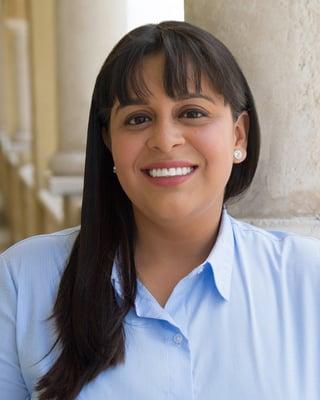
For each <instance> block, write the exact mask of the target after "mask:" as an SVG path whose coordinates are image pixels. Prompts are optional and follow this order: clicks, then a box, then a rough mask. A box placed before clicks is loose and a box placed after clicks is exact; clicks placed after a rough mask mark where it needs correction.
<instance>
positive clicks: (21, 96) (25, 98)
mask: <svg viewBox="0 0 320 400" xmlns="http://www.w3.org/2000/svg"><path fill="white" fill-rule="evenodd" d="M5 26H6V29H8V30H9V31H10V34H11V35H12V39H13V40H12V46H13V48H12V55H13V65H12V67H13V71H12V74H13V79H14V81H15V85H14V86H15V91H16V93H15V96H14V98H15V115H16V118H15V119H16V123H15V131H14V132H13V135H12V137H11V139H12V145H13V150H15V151H16V152H18V153H26V152H27V153H28V152H30V150H31V148H30V147H31V94H30V71H29V57H28V26H27V22H26V20H24V19H20V18H10V19H7V20H6V21H5ZM25 157H27V158H29V156H28V155H27V156H25Z"/></svg>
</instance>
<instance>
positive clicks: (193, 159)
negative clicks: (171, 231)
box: [105, 54, 248, 225]
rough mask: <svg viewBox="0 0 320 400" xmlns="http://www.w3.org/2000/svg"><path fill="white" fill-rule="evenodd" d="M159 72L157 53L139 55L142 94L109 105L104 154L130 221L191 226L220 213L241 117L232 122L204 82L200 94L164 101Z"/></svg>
mask: <svg viewBox="0 0 320 400" xmlns="http://www.w3.org/2000/svg"><path fill="white" fill-rule="evenodd" d="M163 68H164V65H163V56H162V55H161V54H159V55H155V56H150V57H147V58H145V60H144V64H143V77H144V82H145V83H146V85H147V87H148V89H149V91H150V95H149V96H148V97H146V98H145V100H144V101H143V102H140V101H137V102H134V103H135V104H130V105H126V106H124V107H121V106H119V103H118V102H116V103H115V104H114V106H113V108H112V111H111V118H110V129H109V135H110V140H111V152H112V156H113V159H114V163H115V166H116V170H117V176H118V179H119V182H120V184H121V186H122V188H123V190H124V191H125V192H126V194H127V196H128V197H129V199H130V200H131V202H132V204H133V210H134V213H135V217H136V218H139V216H140V217H142V216H143V217H144V218H148V219H149V220H151V221H152V222H154V223H157V224H161V225H167V224H171V223H178V222H183V221H185V222H186V221H190V222H191V221H195V222H196V221H197V217H200V216H202V217H203V216H204V215H208V216H209V215H210V214H211V215H212V213H219V214H220V212H221V207H222V204H223V197H224V189H225V187H226V184H227V182H228V179H229V176H230V174H231V169H232V165H233V163H234V162H241V161H243V159H244V158H245V149H246V131H247V129H248V126H247V125H248V116H247V114H246V113H243V114H241V115H240V117H239V118H238V120H237V121H236V122H234V121H233V118H232V114H231V109H230V106H229V105H226V104H225V103H224V99H223V97H222V96H220V95H218V94H217V93H216V92H215V91H214V90H212V88H211V87H210V85H209V83H208V82H206V80H203V81H202V92H201V95H199V94H195V95H192V94H190V95H189V96H188V97H186V98H174V99H173V98H170V97H168V96H167V95H166V93H165V91H164V89H163V83H162V82H163ZM190 82H192V81H190ZM192 86H193V85H192ZM192 89H193V87H190V88H189V91H190V93H192ZM110 140H107V139H106V138H105V141H106V142H110ZM235 148H241V149H242V150H243V154H244V157H243V159H242V160H240V161H235V160H234V158H233V152H234V149H235ZM213 215H217V214H213ZM199 220H200V219H199Z"/></svg>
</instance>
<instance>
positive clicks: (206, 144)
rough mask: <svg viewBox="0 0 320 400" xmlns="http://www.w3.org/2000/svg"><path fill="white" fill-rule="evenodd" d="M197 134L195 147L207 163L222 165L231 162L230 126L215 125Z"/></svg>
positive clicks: (231, 139)
mask: <svg viewBox="0 0 320 400" xmlns="http://www.w3.org/2000/svg"><path fill="white" fill-rule="evenodd" d="M197 133H198V134H197V135H196V142H195V146H196V147H197V149H198V151H199V152H200V153H201V154H202V155H203V157H204V158H205V159H206V160H207V161H208V162H215V161H216V162H221V163H222V165H223V164H225V163H230V162H232V160H233V130H232V126H229V125H227V126H225V125H224V124H222V123H216V124H214V125H212V126H208V127H206V129H204V130H202V131H201V132H197Z"/></svg>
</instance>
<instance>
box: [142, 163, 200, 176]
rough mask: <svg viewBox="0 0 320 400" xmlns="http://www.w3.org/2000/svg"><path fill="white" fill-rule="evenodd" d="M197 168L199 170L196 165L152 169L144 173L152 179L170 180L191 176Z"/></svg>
mask: <svg viewBox="0 0 320 400" xmlns="http://www.w3.org/2000/svg"><path fill="white" fill-rule="evenodd" d="M196 168H197V166H196V165H194V166H192V167H177V168H172V167H171V168H152V169H146V170H144V172H145V173H146V174H147V175H149V176H150V177H152V178H170V177H177V176H186V175H190V174H192V172H193V171H194V170H195V169H196Z"/></svg>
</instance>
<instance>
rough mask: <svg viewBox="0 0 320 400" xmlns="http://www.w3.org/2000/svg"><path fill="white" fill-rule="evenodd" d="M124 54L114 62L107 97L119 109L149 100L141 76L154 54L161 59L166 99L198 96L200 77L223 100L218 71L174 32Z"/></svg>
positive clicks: (148, 93)
mask: <svg viewBox="0 0 320 400" xmlns="http://www.w3.org/2000/svg"><path fill="white" fill-rule="evenodd" d="M187 39H188V40H187ZM128 50H129V51H128V52H124V53H123V55H122V56H121V57H119V58H118V60H117V62H116V63H115V65H114V71H113V72H112V75H113V76H114V79H113V82H112V87H111V95H112V98H113V100H114V101H115V100H116V99H117V100H118V101H119V103H120V104H121V105H122V106H125V105H127V104H130V103H132V102H133V101H134V100H136V99H138V100H144V99H145V98H146V97H148V96H150V94H151V93H150V90H149V88H148V82H145V80H144V76H143V62H144V59H145V58H146V57H152V56H155V55H158V54H163V57H164V70H163V88H164V91H165V93H166V95H167V96H168V97H171V98H181V97H187V96H188V95H190V94H197V93H201V80H202V78H203V77H205V78H207V79H208V81H209V83H210V85H211V86H212V89H213V90H215V91H216V92H218V93H219V94H222V95H223V96H224V93H223V88H222V87H221V84H220V83H221V81H222V79H221V73H220V71H219V69H218V68H212V66H213V63H212V60H210V62H209V60H208V55H207V54H205V52H204V51H203V49H201V47H200V46H199V45H197V43H194V42H193V41H192V40H190V38H185V37H180V36H179V35H177V33H176V32H166V35H159V38H158V40H157V41H155V42H154V43H151V45H150V44H149V45H146V46H142V47H138V46H136V47H131V48H130V49H128ZM123 57H125V60H124V59H122V58H123ZM117 64H118V65H117ZM209 65H210V66H211V68H210V69H209V68H208V66H209ZM120 66H122V68H121V67H120Z"/></svg>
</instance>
